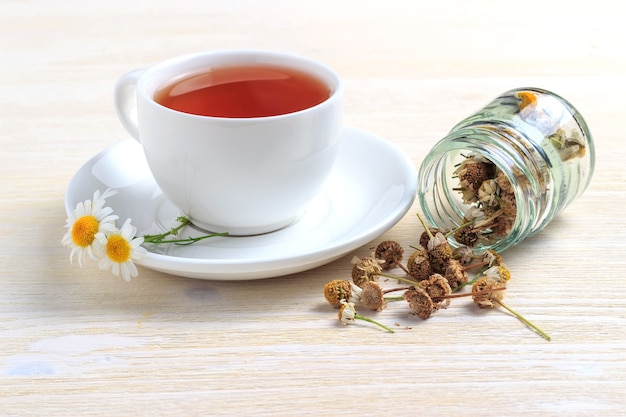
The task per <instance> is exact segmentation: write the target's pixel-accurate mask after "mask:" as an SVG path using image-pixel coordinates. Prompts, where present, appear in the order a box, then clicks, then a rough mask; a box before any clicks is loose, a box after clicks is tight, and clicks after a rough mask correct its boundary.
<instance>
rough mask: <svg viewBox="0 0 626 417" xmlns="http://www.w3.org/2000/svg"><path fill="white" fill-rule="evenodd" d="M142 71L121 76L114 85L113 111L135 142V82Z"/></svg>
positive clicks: (137, 128)
mask: <svg viewBox="0 0 626 417" xmlns="http://www.w3.org/2000/svg"><path fill="white" fill-rule="evenodd" d="M143 72H144V70H143V69H139V70H134V71H131V72H127V73H126V74H124V75H122V76H121V77H120V79H119V80H117V83H116V84H115V95H114V100H115V111H116V112H117V117H118V118H119V119H120V122H122V125H123V126H124V128H125V129H126V130H127V131H128V133H130V135H131V136H132V137H133V138H134V139H135V140H136V141H137V142H141V140H140V139H139V124H138V122H137V81H138V80H139V77H140V76H141V74H143Z"/></svg>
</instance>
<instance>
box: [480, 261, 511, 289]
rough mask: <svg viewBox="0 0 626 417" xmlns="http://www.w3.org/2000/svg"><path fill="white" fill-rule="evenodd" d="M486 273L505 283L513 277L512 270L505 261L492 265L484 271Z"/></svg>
mask: <svg viewBox="0 0 626 417" xmlns="http://www.w3.org/2000/svg"><path fill="white" fill-rule="evenodd" d="M484 275H486V276H488V277H490V278H491V279H493V280H495V281H498V282H502V283H503V284H505V283H507V282H508V281H509V280H510V279H511V271H510V270H509V268H508V267H507V266H506V264H504V263H500V264H499V265H494V266H492V267H490V268H489V269H487V270H486V271H485V272H484Z"/></svg>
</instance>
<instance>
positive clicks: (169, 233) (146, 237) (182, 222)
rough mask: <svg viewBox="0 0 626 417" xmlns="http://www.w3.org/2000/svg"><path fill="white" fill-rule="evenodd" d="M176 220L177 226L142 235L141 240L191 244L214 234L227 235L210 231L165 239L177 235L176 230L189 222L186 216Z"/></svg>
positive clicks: (158, 242) (154, 242)
mask: <svg viewBox="0 0 626 417" xmlns="http://www.w3.org/2000/svg"><path fill="white" fill-rule="evenodd" d="M176 221H178V223H179V224H178V226H176V227H172V228H171V229H170V230H168V231H167V232H164V233H161V234H158V235H144V236H143V241H144V242H145V243H153V244H161V243H174V244H178V245H191V244H192V243H196V242H199V241H201V240H204V239H208V238H211V237H216V236H227V235H228V233H226V232H225V233H211V234H208V235H203V236H198V237H188V238H185V239H168V240H165V238H166V237H168V236H178V232H179V231H180V230H181V229H182V228H183V227H185V226H187V225H188V224H189V223H190V220H189V219H188V218H187V217H184V216H180V217H178V218H177V219H176Z"/></svg>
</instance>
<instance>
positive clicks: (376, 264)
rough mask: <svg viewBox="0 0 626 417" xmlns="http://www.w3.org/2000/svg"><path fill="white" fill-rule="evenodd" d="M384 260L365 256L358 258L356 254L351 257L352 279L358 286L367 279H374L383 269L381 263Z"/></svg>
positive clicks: (361, 285)
mask: <svg viewBox="0 0 626 417" xmlns="http://www.w3.org/2000/svg"><path fill="white" fill-rule="evenodd" d="M382 263H384V261H382V260H379V259H376V258H374V257H372V256H367V257H365V258H363V259H359V258H357V257H356V256H355V257H354V258H352V264H353V266H352V281H354V283H355V284H356V285H358V286H359V287H363V285H364V284H365V283H366V282H368V281H375V280H376V279H377V278H378V276H379V275H380V274H381V272H382V271H383V268H382V266H381V264H382Z"/></svg>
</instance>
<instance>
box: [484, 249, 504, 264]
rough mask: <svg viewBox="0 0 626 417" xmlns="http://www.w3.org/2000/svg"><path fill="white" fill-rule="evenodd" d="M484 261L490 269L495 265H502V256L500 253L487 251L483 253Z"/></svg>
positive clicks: (491, 250)
mask: <svg viewBox="0 0 626 417" xmlns="http://www.w3.org/2000/svg"><path fill="white" fill-rule="evenodd" d="M482 260H483V262H485V263H486V265H487V266H489V267H491V266H494V265H501V264H502V255H500V254H499V253H498V252H496V251H495V250H493V249H487V250H486V251H485V252H484V253H483V256H482Z"/></svg>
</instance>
